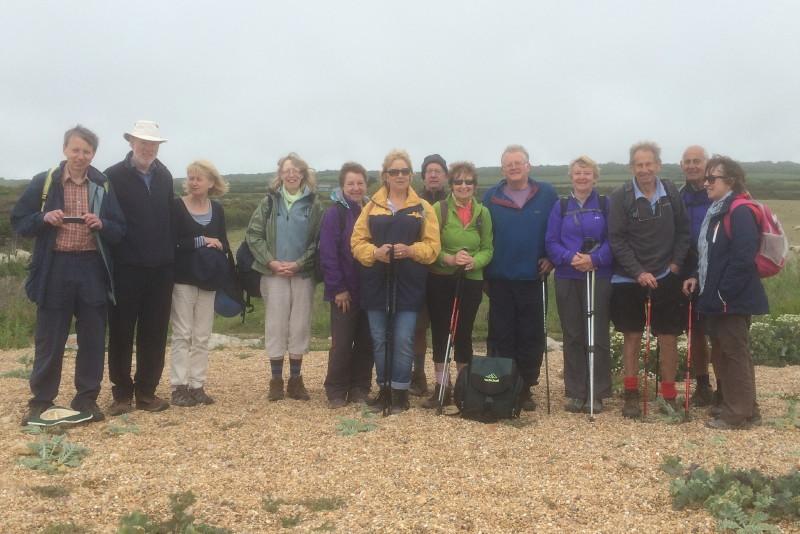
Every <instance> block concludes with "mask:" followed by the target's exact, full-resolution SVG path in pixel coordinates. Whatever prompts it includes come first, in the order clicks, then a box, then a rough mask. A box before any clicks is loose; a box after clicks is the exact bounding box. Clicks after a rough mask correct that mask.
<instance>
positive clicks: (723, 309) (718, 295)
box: [717, 289, 728, 313]
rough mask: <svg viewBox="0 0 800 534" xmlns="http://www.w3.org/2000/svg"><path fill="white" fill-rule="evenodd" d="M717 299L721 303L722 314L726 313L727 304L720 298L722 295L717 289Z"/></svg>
mask: <svg viewBox="0 0 800 534" xmlns="http://www.w3.org/2000/svg"><path fill="white" fill-rule="evenodd" d="M717 297H718V298H719V300H720V302H722V313H728V303H727V302H725V299H724V298H722V294H721V293H720V292H719V289H717Z"/></svg>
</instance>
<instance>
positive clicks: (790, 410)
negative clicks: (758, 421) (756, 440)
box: [767, 399, 800, 430]
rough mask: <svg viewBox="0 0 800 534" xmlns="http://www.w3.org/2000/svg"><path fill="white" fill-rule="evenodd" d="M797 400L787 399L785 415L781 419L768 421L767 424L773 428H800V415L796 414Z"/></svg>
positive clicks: (776, 418)
mask: <svg viewBox="0 0 800 534" xmlns="http://www.w3.org/2000/svg"><path fill="white" fill-rule="evenodd" d="M797 403H798V401H797V400H794V399H789V400H787V401H786V413H785V414H784V415H782V416H781V417H775V418H773V419H769V420H768V421H767V424H768V425H770V426H774V427H775V428H781V429H784V430H792V429H795V428H800V414H799V413H797Z"/></svg>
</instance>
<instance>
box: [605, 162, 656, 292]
mask: <svg viewBox="0 0 800 534" xmlns="http://www.w3.org/2000/svg"><path fill="white" fill-rule="evenodd" d="M631 181H632V182H633V198H634V200H637V199H640V198H644V199H646V200H647V201H648V202H649V203H650V209H651V210H652V212H653V215H655V214H656V206H657V205H658V201H659V199H661V197H665V196H667V190H666V189H664V184H662V183H661V179H660V178H658V177H656V194H655V195H653V197H652V198H647V196H646V195H645V194H644V193H642V190H641V189H639V184H637V183H636V178H631ZM669 273H670V270H669V266H667V268H666V269H664V272H662V273H659V274H658V275H656V280H661V279H662V278H664V277H665V276H667V275H668V274H669ZM634 282H636V280H634V279H633V278H629V277H627V276H622V275H621V274H614V275H612V276H611V283H612V284H625V283H634Z"/></svg>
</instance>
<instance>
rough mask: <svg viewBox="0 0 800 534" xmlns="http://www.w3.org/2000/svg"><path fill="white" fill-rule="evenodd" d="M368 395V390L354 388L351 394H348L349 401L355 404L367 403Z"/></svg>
mask: <svg viewBox="0 0 800 534" xmlns="http://www.w3.org/2000/svg"><path fill="white" fill-rule="evenodd" d="M368 395H369V390H368V389H364V388H353V389H351V390H350V393H348V394H347V401H348V402H352V403H354V404H358V403H362V402H367V396H368Z"/></svg>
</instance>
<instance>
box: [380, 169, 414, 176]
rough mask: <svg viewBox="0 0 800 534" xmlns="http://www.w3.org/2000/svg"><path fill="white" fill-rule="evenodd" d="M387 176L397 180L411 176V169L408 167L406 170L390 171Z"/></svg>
mask: <svg viewBox="0 0 800 534" xmlns="http://www.w3.org/2000/svg"><path fill="white" fill-rule="evenodd" d="M386 174H388V175H389V176H391V177H392V178H397V177H398V176H411V169H409V168H408V167H406V168H404V169H389V170H387V171H386Z"/></svg>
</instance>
